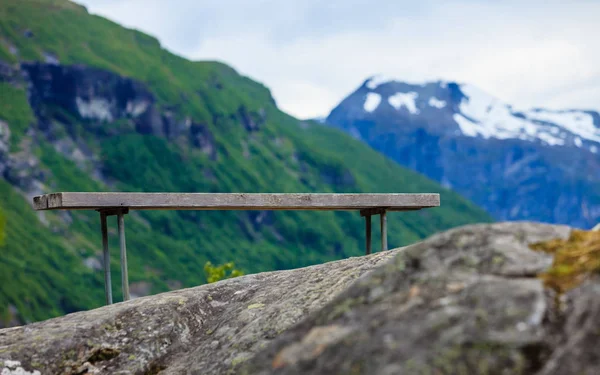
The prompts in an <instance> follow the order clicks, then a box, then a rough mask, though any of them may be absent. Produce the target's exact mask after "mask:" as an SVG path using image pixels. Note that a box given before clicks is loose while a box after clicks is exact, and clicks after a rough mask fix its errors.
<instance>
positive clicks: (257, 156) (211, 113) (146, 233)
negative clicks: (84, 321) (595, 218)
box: [0, 0, 490, 325]
mask: <svg viewBox="0 0 600 375" xmlns="http://www.w3.org/2000/svg"><path fill="white" fill-rule="evenodd" d="M7 43H9V44H10V45H13V46H15V48H17V49H18V57H19V59H21V61H38V60H42V59H43V56H44V55H45V54H52V55H54V56H56V57H57V58H58V59H59V60H60V62H61V63H62V64H85V65H89V66H95V67H100V68H103V69H108V70H111V71H113V72H117V73H119V74H121V75H124V76H128V77H132V78H135V79H137V80H139V81H141V82H142V83H144V84H145V85H147V87H148V88H149V89H150V90H151V91H152V93H153V94H154V95H155V96H156V98H157V100H158V102H159V104H160V106H161V107H162V108H165V109H168V110H169V111H170V112H171V113H173V114H174V116H175V117H176V118H177V119H179V120H183V119H184V118H186V117H187V118H190V119H192V120H193V122H194V124H201V125H202V126H204V127H206V129H207V130H208V131H209V132H210V133H211V134H212V136H213V137H214V141H213V146H214V149H215V150H216V157H212V156H209V155H206V154H205V153H204V152H202V151H201V150H200V149H198V148H195V147H191V146H190V141H189V139H183V140H182V139H175V140H169V139H166V138H164V137H158V136H153V135H142V134H139V133H136V132H135V129H133V127H132V126H130V124H128V122H127V121H128V120H126V119H117V120H116V121H115V122H113V123H105V124H101V126H97V124H96V125H94V124H92V123H89V122H85V121H83V120H81V119H80V118H79V117H78V115H77V114H74V113H70V112H68V110H67V109H65V108H54V107H49V106H48V105H46V107H44V108H42V109H43V110H44V111H46V112H47V113H54V112H57V113H58V112H60V115H61V116H60V117H61V118H63V119H68V121H66V120H64V121H65V122H69V125H68V126H67V125H66V124H61V123H58V122H57V123H55V124H54V125H53V126H54V133H53V136H54V138H55V139H63V138H64V139H69V138H70V139H72V140H73V141H76V142H77V144H84V145H85V147H86V148H87V149H88V150H91V151H92V152H93V154H94V158H95V159H96V161H95V162H94V163H96V165H98V166H99V168H100V172H101V173H102V175H103V176H104V178H105V180H101V179H95V178H92V177H91V176H92V175H93V174H92V173H91V171H92V170H93V168H94V166H93V165H92V163H93V162H92V160H90V161H89V164H90V165H84V166H81V165H80V166H78V165H76V164H75V163H74V162H73V161H71V160H69V158H67V157H65V155H64V154H62V153H60V152H58V151H57V148H56V147H55V146H54V145H53V144H52V143H51V139H48V138H44V134H45V133H44V131H43V130H42V129H39V128H38V125H37V124H36V121H35V119H34V118H33V115H32V113H33V111H32V109H31V108H30V106H29V104H28V102H27V97H26V94H25V90H24V89H22V88H19V87H13V86H12V85H9V84H8V83H4V84H0V90H2V91H0V93H2V100H0V119H3V120H4V121H6V122H7V123H8V124H9V126H10V129H11V133H12V136H11V137H12V142H11V143H12V145H13V146H14V147H16V150H17V151H18V150H25V149H24V148H23V147H24V146H23V142H21V140H27V141H28V142H25V143H28V145H27V146H28V148H27V149H26V150H28V152H29V150H30V152H31V153H32V154H33V156H35V157H36V159H37V160H39V163H40V169H41V170H42V171H44V176H45V177H44V179H43V182H44V184H45V187H44V188H45V190H46V191H47V192H50V191H109V190H118V191H168V192H217V191H218V192H311V191H315V192H439V193H441V196H442V207H440V208H436V209H431V210H424V211H422V212H407V213H392V214H391V215H390V217H389V243H390V246H391V247H393V246H401V245H406V244H409V243H412V242H415V241H417V240H420V239H422V238H424V237H426V236H428V235H430V234H432V233H435V232H437V231H440V230H444V229H447V228H450V227H453V226H457V225H462V224H467V223H472V222H482V221H489V220H490V218H489V216H488V215H487V214H485V213H484V212H483V211H482V210H481V209H479V208H477V207H475V206H474V205H473V204H471V203H470V202H468V201H466V200H464V199H463V198H461V197H460V196H458V195H457V194H455V193H453V192H451V191H449V190H446V189H443V188H442V187H440V186H439V185H438V184H437V183H435V182H433V181H431V180H428V179H426V178H424V177H423V176H421V175H419V174H417V173H414V172H411V171H408V170H406V169H404V168H401V167H400V166H398V165H397V164H395V163H393V162H391V161H390V160H388V159H386V158H385V157H383V156H382V155H381V154H379V153H377V152H375V151H373V150H372V149H370V148H368V147H367V146H365V145H364V144H363V143H361V142H359V141H357V140H354V139H352V138H351V137H350V136H348V135H345V134H343V133H342V132H340V131H337V130H334V129H331V128H328V127H325V126H321V125H319V124H315V123H301V122H299V121H298V120H297V119H294V118H292V117H290V116H288V115H286V114H285V113H282V112H281V111H279V110H278V109H277V107H276V106H275V104H274V101H273V99H272V98H271V95H270V93H269V91H268V89H266V88H265V87H264V86H262V85H261V84H259V83H256V82H254V81H252V80H250V79H248V78H246V77H243V76H240V75H238V74H237V73H236V72H235V71H234V70H233V69H231V68H229V67H227V66H226V65H223V64H220V63H216V62H191V61H188V60H185V59H183V58H181V57H178V56H175V55H173V54H171V53H169V52H168V51H166V50H164V49H162V48H161V46H160V45H159V43H158V41H156V40H155V39H154V38H152V37H150V36H147V35H144V34H142V33H140V32H138V31H135V30H127V29H125V28H123V27H121V26H119V25H117V24H115V23H113V22H110V21H108V20H106V19H103V18H101V17H97V16H92V15H89V14H87V12H86V11H85V9H84V8H83V7H81V6H78V5H76V4H73V3H70V2H67V1H65V0H3V1H2V2H0V46H2V45H7ZM1 56H4V55H2V54H0V59H2V57H1ZM4 61H5V62H9V63H11V61H10V60H8V59H7V60H4ZM5 97H7V98H8V99H7V100H5ZM244 113H248V114H250V115H252V116H253V115H255V114H259V113H260V114H261V115H260V118H257V119H255V121H256V123H257V124H258V125H257V126H258V129H257V130H252V131H249V130H247V129H246V128H245V127H244V126H243V122H244V119H243V114H244ZM28 129H31V130H34V133H35V134H36V136H35V137H28V136H26V134H29V133H26V130H28ZM117 130H118V132H117ZM111 134H112V135H111ZM115 134H116V135H115ZM15 139H16V140H17V142H15ZM0 157H1V156H0ZM103 181H107V182H108V183H109V184H107V183H106V182H103ZM0 206H1V207H2V208H3V210H4V214H5V216H6V228H5V234H6V235H5V237H6V238H5V241H4V245H0V325H1V324H2V323H3V322H5V321H7V320H8V319H9V315H10V313H9V311H10V308H9V306H11V305H12V306H14V307H16V309H17V310H18V311H19V314H20V319H21V320H22V321H34V320H40V319H45V318H48V317H52V316H56V315H60V314H63V313H66V312H72V311H76V310H82V309H89V308H93V307H98V306H100V305H102V303H103V286H102V285H103V276H102V271H101V270H100V269H98V264H99V261H101V254H102V251H101V248H100V237H99V217H98V215H97V213H95V212H85V211H77V212H72V213H66V212H62V213H61V212H58V213H57V212H44V213H36V212H33V211H32V209H31V207H30V203H29V202H28V199H27V198H26V197H25V195H24V194H22V193H20V192H18V191H17V190H16V189H15V187H14V186H12V185H10V184H9V183H8V182H7V181H5V180H2V179H0ZM114 225H115V223H114V222H112V221H110V222H109V226H110V230H112V231H114ZM126 228H127V245H128V254H129V276H130V281H131V282H132V283H135V282H138V281H147V282H149V283H150V284H151V285H152V290H151V292H152V293H156V292H161V291H166V290H169V289H172V288H178V287H181V286H184V287H189V286H194V285H198V284H201V283H204V282H206V281H207V278H206V277H205V275H204V274H203V272H202V270H203V266H204V265H205V264H206V262H211V263H212V264H224V263H227V262H229V261H231V260H235V264H236V266H237V267H239V269H243V270H244V271H246V272H249V273H254V272H260V271H267V270H275V269H285V268H293V267H302V266H307V265H311V264H316V263H322V262H326V261H331V260H335V259H340V258H344V257H348V256H355V255H360V254H362V253H363V252H364V222H363V221H362V219H361V218H360V216H359V215H358V214H357V213H356V212H336V213H334V212H300V211H284V212H248V211H238V212H222V211H201V212H198V211H148V212H132V213H131V214H130V215H128V216H127V218H126ZM377 230H378V229H377V228H376V227H375V226H374V233H373V237H374V238H378V234H377ZM113 234H114V232H113ZM115 237H116V236H114V235H112V236H111V239H110V241H111V242H110V245H111V251H112V256H111V268H112V273H113V280H114V281H115V282H114V285H113V287H114V291H113V292H114V295H115V300H117V301H118V300H119V299H120V286H119V285H118V282H116V281H117V280H119V279H120V271H119V265H118V262H119V256H118V244H117V242H116V238H115ZM373 245H374V248H377V246H378V245H377V244H376V243H374V244H373Z"/></svg>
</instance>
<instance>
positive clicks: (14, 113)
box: [0, 82, 33, 145]
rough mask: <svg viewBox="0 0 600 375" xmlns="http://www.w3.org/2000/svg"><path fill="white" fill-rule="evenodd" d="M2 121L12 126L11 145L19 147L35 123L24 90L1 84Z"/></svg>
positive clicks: (0, 112) (0, 108)
mask: <svg viewBox="0 0 600 375" xmlns="http://www.w3.org/2000/svg"><path fill="white" fill-rule="evenodd" d="M0 120H2V121H5V122H7V123H9V124H10V132H11V144H12V145H17V144H18V142H19V141H20V140H21V138H22V137H23V136H24V135H25V131H26V130H27V128H28V127H29V125H30V124H31V123H32V122H33V113H32V112H31V108H30V107H29V103H28V102H27V94H26V93H25V90H24V89H20V88H16V87H13V86H11V85H9V84H8V83H2V82H0Z"/></svg>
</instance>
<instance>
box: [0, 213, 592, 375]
mask: <svg viewBox="0 0 600 375" xmlns="http://www.w3.org/2000/svg"><path fill="white" fill-rule="evenodd" d="M570 231H571V229H570V228H569V227H565V226H551V225H542V224H533V223H503V224H492V225H474V226H467V227H462V228H458V229H454V230H451V231H448V232H445V233H442V234H438V235H436V236H433V237H432V238H430V239H428V240H426V241H423V242H421V243H418V244H415V245H412V246H408V247H406V248H402V249H398V250H394V251H390V252H387V253H378V254H375V255H371V256H366V257H361V258H350V259H346V260H342V261H338V262H332V263H327V264H323V265H319V266H314V267H309V268H304V269H298V270H291V271H281V272H272V273H264V274H258V275H249V276H245V277H240V278H237V279H232V280H226V281H222V282H219V283H216V284H210V285H206V286H201V287H197V288H192V289H186V290H180V291H176V292H171V293H165V294H161V295H158V296H153V297H146V298H140V299H136V300H133V301H130V302H127V303H119V304H115V305H113V306H108V307H104V308H100V309H97V310H93V311H88V312H81V313H75V314H71V315H67V316H64V317H61V318H57V319H52V320H48V321H45V322H40V323H35V324H32V325H29V326H25V327H18V328H12V329H5V330H2V331H0V361H4V362H5V367H6V363H8V362H7V361H10V363H11V364H12V365H13V367H14V365H15V363H17V362H19V363H20V365H19V366H22V368H23V370H25V371H35V370H39V371H40V372H41V373H42V374H45V373H48V374H53V373H69V374H85V373H101V374H108V373H122V374H126V373H146V374H155V373H158V372H160V373H161V374H163V373H164V374H181V373H189V374H228V373H241V374H297V373H310V374H336V373H337V374H403V373H407V374H437V373H439V374H454V373H458V374H460V373H465V374H470V373H480V374H507V373H510V374H514V373H516V374H544V375H546V374H597V373H600V353H599V352H598V350H597V343H598V342H600V323H599V322H600V278H599V277H597V276H596V277H590V278H589V279H588V280H587V281H586V282H585V283H584V284H582V285H581V286H580V287H577V288H575V289H573V290H571V291H569V292H568V293H567V294H565V295H563V296H556V295H555V294H554V293H553V291H552V290H548V289H546V288H544V285H543V283H542V281H541V280H540V279H538V278H537V277H536V275H537V274H538V273H540V272H542V271H544V270H545V269H547V268H548V266H549V265H550V264H551V262H552V258H551V256H550V255H548V254H546V253H543V252H535V251H532V250H530V249H529V246H528V245H529V244H531V243H535V242H539V241H545V240H550V239H553V238H566V237H568V235H569V233H570ZM373 269H374V270H373ZM370 270H373V272H369V273H367V274H365V273H366V272H367V271H370ZM361 275H363V276H362V277H360V278H359V279H358V280H356V279H357V278H358V277H359V276H361ZM355 280H356V281H355ZM353 281H355V282H353ZM0 366H1V364H0ZM0 368H1V367H0ZM6 369H8V367H6ZM9 373H10V372H9ZM3 374H4V373H3Z"/></svg>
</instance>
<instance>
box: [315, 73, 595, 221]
mask: <svg viewBox="0 0 600 375" xmlns="http://www.w3.org/2000/svg"><path fill="white" fill-rule="evenodd" d="M326 123H328V124H330V125H333V126H334V127H337V128H340V129H342V130H345V131H346V132H347V133H349V134H350V135H352V136H353V137H355V138H358V139H361V140H363V141H365V142H366V143H368V144H369V145H370V146H372V147H373V148H374V149H376V150H378V151H380V152H382V153H383V154H385V155H387V156H389V157H391V158H392V159H394V160H396V161H397V162H399V163H400V164H401V165H403V166H405V167H408V168H411V169H413V170H415V171H417V172H420V173H423V174H424V175H426V176H428V177H430V178H433V179H434V180H436V181H438V182H440V183H442V185H444V186H446V187H449V188H452V189H454V190H456V191H458V192H459V193H461V194H463V195H465V196H466V197H469V198H470V199H471V200H473V201H474V202H476V203H477V204H479V205H480V206H481V207H484V208H485V209H486V210H487V211H488V212H490V213H491V214H492V215H493V216H494V217H495V218H496V219H498V220H535V221H542V222H550V223H560V224H570V225H573V226H578V227H587V228H589V227H592V226H593V225H595V224H596V223H597V222H598V221H599V220H600V193H599V187H600V178H599V177H598V176H599V175H600V157H599V156H598V151H599V150H600V114H598V112H595V111H581V110H562V111H561V110H539V109H537V110H535V109H532V110H514V109H513V107H512V106H510V105H508V104H506V103H503V102H501V101H500V100H498V99H497V98H494V97H493V96H491V95H489V94H486V93H484V92H483V91H481V90H479V89H477V88H475V87H474V86H471V85H466V84H458V83H455V82H446V81H435V82H427V83H421V84H414V83H411V84H408V83H404V82H401V81H397V80H392V81H390V80H389V78H387V77H371V78H369V79H367V80H365V81H363V83H362V84H361V85H360V86H359V87H358V89H356V90H355V91H354V92H352V93H351V94H350V95H348V96H347V97H346V98H345V99H343V100H342V101H341V102H340V104H339V105H338V106H336V107H335V108H334V109H333V110H332V111H331V113H330V114H329V116H328V117H327V119H326ZM594 171H596V172H594ZM473 183H474V184H473Z"/></svg>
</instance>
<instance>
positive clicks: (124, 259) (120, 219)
mask: <svg viewBox="0 0 600 375" xmlns="http://www.w3.org/2000/svg"><path fill="white" fill-rule="evenodd" d="M117 225H118V227H119V246H120V248H121V284H122V287H123V301H129V299H130V297H129V276H128V274H127V248H126V245H125V220H124V214H123V211H120V212H119V213H118V214H117Z"/></svg>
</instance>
